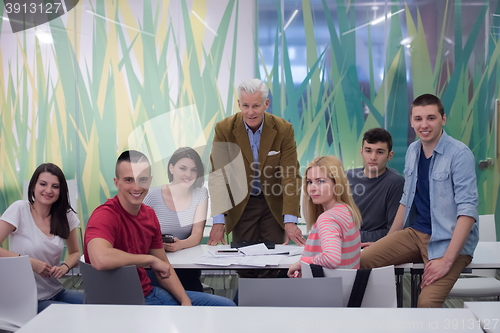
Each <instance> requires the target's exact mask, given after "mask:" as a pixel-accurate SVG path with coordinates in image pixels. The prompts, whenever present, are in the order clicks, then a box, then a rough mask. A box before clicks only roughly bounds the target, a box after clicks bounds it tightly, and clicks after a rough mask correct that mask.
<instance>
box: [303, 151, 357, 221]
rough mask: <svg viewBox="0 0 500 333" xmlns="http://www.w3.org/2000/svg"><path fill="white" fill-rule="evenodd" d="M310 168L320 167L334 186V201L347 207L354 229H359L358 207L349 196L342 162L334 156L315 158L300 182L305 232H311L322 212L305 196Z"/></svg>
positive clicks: (321, 209) (349, 190)
mask: <svg viewBox="0 0 500 333" xmlns="http://www.w3.org/2000/svg"><path fill="white" fill-rule="evenodd" d="M312 167H320V168H321V170H323V171H324V172H325V174H326V176H327V177H328V178H330V179H331V180H332V181H333V183H334V184H335V192H334V195H335V201H336V202H338V203H343V204H345V205H346V206H347V208H348V209H349V211H350V212H351V214H352V220H353V222H354V225H355V226H356V228H358V229H359V228H360V227H361V213H360V211H359V208H358V206H356V204H355V203H354V200H353V198H352V194H351V187H350V186H349V181H348V180H347V176H346V174H345V171H344V167H343V166H342V162H340V160H339V159H338V158H336V157H335V156H331V155H330V156H320V157H316V158H315V159H314V160H313V161H312V162H311V163H309V165H308V166H307V169H306V172H305V173H304V178H303V182H302V193H303V197H302V209H303V212H304V218H305V220H306V224H307V230H311V228H312V226H313V225H314V223H316V220H317V219H318V217H319V216H320V215H321V214H322V213H323V212H324V209H323V206H322V205H319V204H315V203H313V202H312V200H311V197H310V196H309V194H307V171H309V169H311V168H312Z"/></svg>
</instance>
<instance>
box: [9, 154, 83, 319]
mask: <svg viewBox="0 0 500 333" xmlns="http://www.w3.org/2000/svg"><path fill="white" fill-rule="evenodd" d="M79 225H80V221H79V220H78V217H77V216H76V213H75V211H74V210H73V208H71V205H70V202H69V194H68V185H67V183H66V178H65V177H64V174H63V172H62V170H61V169H60V168H59V167H58V166H57V165H55V164H52V163H44V164H42V165H40V166H39V167H38V168H37V169H36V170H35V172H34V173H33V176H32V177H31V180H30V182H29V185H28V201H25V200H19V201H16V202H14V203H13V204H12V205H10V206H9V207H8V208H7V210H6V211H5V212H4V213H3V215H2V216H1V217H0V243H2V242H3V241H4V240H5V239H6V238H7V237H9V250H6V249H3V248H0V257H15V256H21V255H27V256H29V257H30V262H31V267H32V269H33V272H34V274H35V281H36V284H37V291H38V312H40V311H42V310H44V309H45V308H46V307H48V306H49V305H50V304H53V303H72V304H80V303H83V293H81V292H78V291H74V290H66V289H64V288H63V287H62V284H61V282H60V281H59V280H58V279H59V278H61V277H62V276H64V275H65V274H66V273H67V272H68V271H69V270H70V269H71V268H72V267H74V266H75V265H76V264H77V263H78V258H79V257H80V247H79V244H78V238H77V234H76V232H77V230H76V227H77V226H79ZM64 242H66V247H67V256H66V259H65V261H64V262H63V263H61V264H60V260H61V255H62V252H63V249H64Z"/></svg>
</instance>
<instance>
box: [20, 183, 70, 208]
mask: <svg viewBox="0 0 500 333" xmlns="http://www.w3.org/2000/svg"><path fill="white" fill-rule="evenodd" d="M29 183H30V181H29V180H25V181H24V184H23V200H28V185H29ZM66 183H68V192H69V202H70V204H71V207H73V209H74V210H77V209H78V208H77V207H76V200H77V199H78V186H77V183H76V179H66Z"/></svg>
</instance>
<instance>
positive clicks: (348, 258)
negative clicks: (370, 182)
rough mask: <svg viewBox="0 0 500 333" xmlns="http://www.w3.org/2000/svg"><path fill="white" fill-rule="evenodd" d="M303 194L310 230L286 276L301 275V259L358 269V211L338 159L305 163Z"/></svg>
mask: <svg viewBox="0 0 500 333" xmlns="http://www.w3.org/2000/svg"><path fill="white" fill-rule="evenodd" d="M303 193H304V197H303V202H302V209H303V213H304V218H305V220H306V223H307V228H308V230H310V233H309V237H308V238H307V242H306V245H305V248H304V253H303V254H302V257H301V259H300V260H299V261H298V262H296V263H295V264H292V265H291V266H290V268H289V270H288V276H289V277H301V276H302V272H301V268H300V263H301V261H302V262H305V263H308V264H316V265H320V266H322V267H325V268H359V258H360V251H361V238H360V233H359V228H360V225H361V213H360V212H359V209H358V207H357V206H356V204H355V203H354V200H353V199H352V195H351V192H350V187H349V182H348V180H347V177H346V174H345V171H344V168H343V166H342V163H341V162H340V160H339V159H338V158H336V157H335V156H322V157H317V158H315V159H314V160H313V161H312V162H311V163H310V164H309V165H308V166H307V169H306V172H305V177H304V181H303Z"/></svg>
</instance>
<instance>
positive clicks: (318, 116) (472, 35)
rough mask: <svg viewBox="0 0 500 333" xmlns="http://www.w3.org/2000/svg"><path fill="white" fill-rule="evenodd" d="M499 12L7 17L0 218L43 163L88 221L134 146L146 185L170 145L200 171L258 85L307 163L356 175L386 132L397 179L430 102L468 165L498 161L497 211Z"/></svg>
mask: <svg viewBox="0 0 500 333" xmlns="http://www.w3.org/2000/svg"><path fill="white" fill-rule="evenodd" d="M346 3H347V5H346ZM295 11H297V12H296V14H295V16H294V17H293V18H292V16H293V15H294V14H293V13H294V12H295ZM499 15H500V8H499V6H498V3H497V1H494V0H492V1H488V0H484V1H483V0H462V1H459V0H457V1H452V0H448V1H426V0H412V1H406V2H405V1H400V2H389V1H381V2H377V8H376V9H374V6H373V1H350V2H346V1H344V0H338V1H329V0H301V1H296V0H286V1H279V0H257V1H256V2H254V1H248V0H240V1H238V0H178V1H162V0H158V1H152V0H146V1H142V0H141V1H136V0H121V1H114V2H111V1H104V0H92V1H87V0H81V1H80V2H78V4H77V5H76V6H75V7H74V8H73V9H72V10H71V11H69V12H68V13H67V14H65V15H62V16H61V17H59V18H56V19H54V20H52V21H50V22H49V23H46V24H42V25H39V26H37V27H35V28H31V29H28V30H25V31H21V32H17V33H13V32H12V28H11V26H10V23H9V21H6V20H3V21H1V22H2V26H1V30H0V62H1V63H2V66H1V68H0V71H1V72H0V110H1V115H0V119H1V120H0V121H1V124H0V211H4V210H5V208H6V207H7V206H8V205H9V204H11V203H12V202H13V201H15V200H18V199H20V198H21V197H22V184H23V181H24V180H26V179H29V178H30V177H31V174H32V172H33V170H34V169H35V168H36V166H37V165H39V164H40V163H43V162H48V161H50V162H54V163H56V164H58V165H59V166H61V167H62V168H63V170H64V172H65V174H66V175H67V178H69V179H71V178H75V179H77V181H78V189H79V201H78V206H77V210H78V212H79V215H80V217H81V219H82V220H83V221H86V220H87V219H88V216H89V215H90V213H91V212H92V210H93V209H94V208H95V207H96V206H98V205H99V204H100V203H102V202H104V201H105V200H106V198H108V197H111V196H113V195H114V194H115V193H116V191H115V188H114V185H113V177H114V163H115V160H116V157H117V156H118V154H119V153H120V152H121V151H122V150H124V149H126V148H134V147H142V145H143V143H144V140H145V139H147V140H148V142H154V144H153V145H152V146H151V147H150V148H149V149H150V154H151V156H152V160H153V162H155V164H156V166H157V168H156V171H155V178H154V179H155V182H156V183H155V184H161V183H162V182H164V181H165V174H164V172H165V170H164V160H165V159H168V157H169V156H170V154H171V153H172V152H173V151H174V150H175V149H176V148H178V147H179V146H183V145H191V146H195V147H198V148H199V151H200V152H201V153H202V154H203V157H204V161H205V162H208V154H209V149H205V148H206V145H207V144H209V143H210V142H211V138H212V136H213V128H214V124H215V123H216V122H217V121H219V120H221V119H222V118H224V117H226V116H228V115H230V114H232V113H234V112H235V111H236V110H237V104H236V97H235V96H236V92H235V87H236V86H237V85H238V83H240V82H241V81H243V80H244V79H247V78H250V77H254V76H257V77H261V78H262V79H263V80H265V81H266V82H268V84H269V87H270V89H271V91H272V95H273V96H272V103H271V109H270V112H273V113H275V114H278V115H280V116H282V117H284V118H285V119H287V120H289V121H290V122H291V123H292V124H293V125H294V128H295V134H296V141H297V145H298V151H299V157H300V162H301V165H302V166H305V165H306V164H307V163H308V161H310V160H312V159H313V158H314V157H315V156H318V155H326V154H335V155H337V156H339V157H341V158H342V160H343V162H344V164H345V165H346V168H350V167H356V166H360V165H361V159H360V156H359V147H360V146H361V141H360V140H361V137H362V134H363V133H364V131H366V130H367V129H369V128H372V127H376V126H381V127H385V128H387V129H388V130H389V131H390V132H391V133H392V134H393V136H394V143H395V147H394V150H395V154H396V156H395V158H394V159H393V161H391V166H392V167H395V168H396V169H398V170H399V171H402V168H403V165H404V154H405V151H406V147H407V146H408V144H409V143H410V142H412V141H413V140H414V139H415V135H414V133H413V132H412V130H411V128H409V124H408V123H409V120H408V112H409V104H410V103H411V101H412V100H413V98H414V97H416V96H418V95H420V94H422V93H425V92H431V93H435V94H437V95H439V96H440V97H442V99H443V102H444V104H445V108H446V112H447V117H448V123H447V125H446V131H447V132H448V133H449V134H451V135H452V136H454V137H455V138H457V139H459V140H461V141H463V142H464V143H466V144H467V145H469V147H470V148H471V149H472V151H473V153H474V155H475V158H476V161H477V162H478V163H479V161H481V160H485V159H486V158H492V160H493V162H494V164H493V165H492V166H490V167H488V168H486V169H479V168H478V169H477V170H476V172H477V176H478V188H479V193H480V206H479V211H480V213H481V214H485V213H497V214H496V215H497V216H498V215H499V213H500V212H496V207H497V206H499V205H498V200H499V196H498V191H499V180H500V177H499V169H498V162H499V160H498V158H497V153H496V152H495V135H494V126H493V123H494V121H493V120H494V116H495V109H494V105H495V99H496V98H498V96H499V89H500V87H499V83H498V79H497V78H498V77H500V76H499V74H500V73H499V68H500V66H499V54H500V46H499V34H500V32H499V26H500V16H499ZM0 16H2V17H6V13H5V7H2V6H0ZM291 18H292V19H291ZM285 27H286V29H285ZM44 38H48V40H46V39H44ZM50 38H51V39H52V41H51V40H50Z"/></svg>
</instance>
